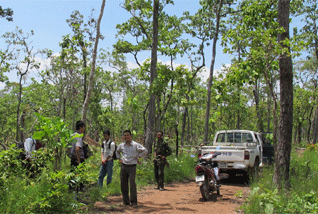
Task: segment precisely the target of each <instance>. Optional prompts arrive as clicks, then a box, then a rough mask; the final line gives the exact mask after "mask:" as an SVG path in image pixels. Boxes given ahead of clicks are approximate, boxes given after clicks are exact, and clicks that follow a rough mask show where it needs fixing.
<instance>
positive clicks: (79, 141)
mask: <svg viewBox="0 0 318 214" xmlns="http://www.w3.org/2000/svg"><path fill="white" fill-rule="evenodd" d="M75 128H76V132H75V133H74V134H75V135H76V134H79V135H80V134H84V132H85V128H86V126H85V123H84V122H83V121H77V122H76V124H75ZM75 139H76V142H74V143H73V144H72V149H71V167H72V168H73V170H74V168H76V167H77V166H78V165H79V164H80V163H83V162H84V161H85V158H84V150H83V137H76V138H75Z"/></svg>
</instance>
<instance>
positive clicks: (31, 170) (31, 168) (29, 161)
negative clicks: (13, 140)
mask: <svg viewBox="0 0 318 214" xmlns="http://www.w3.org/2000/svg"><path fill="white" fill-rule="evenodd" d="M42 147H44V145H43V144H42V143H41V141H40V140H35V139H33V138H32V137H29V138H27V139H26V140H25V142H24V150H25V155H23V156H25V158H23V159H24V160H25V161H26V163H23V167H25V168H26V169H27V170H28V176H29V178H35V176H36V174H38V173H40V169H39V166H38V164H37V163H36V160H35V158H34V157H33V156H32V153H33V151H35V150H38V149H40V148H42ZM42 166H43V165H42Z"/></svg>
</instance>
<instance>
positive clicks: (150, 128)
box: [145, 0, 159, 154]
mask: <svg viewBox="0 0 318 214" xmlns="http://www.w3.org/2000/svg"><path fill="white" fill-rule="evenodd" d="M158 18H159V0H154V2H153V37H152V48H151V67H150V100H149V114H148V125H147V132H146V133H147V134H146V140H145V147H146V149H147V150H148V154H151V153H152V145H153V141H154V131H155V130H154V127H155V116H156V94H155V93H154V92H153V82H154V81H155V79H156V78H157V49H158Z"/></svg>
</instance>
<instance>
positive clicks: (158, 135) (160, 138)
mask: <svg viewBox="0 0 318 214" xmlns="http://www.w3.org/2000/svg"><path fill="white" fill-rule="evenodd" d="M157 138H158V140H163V132H162V131H159V132H158V133H157Z"/></svg>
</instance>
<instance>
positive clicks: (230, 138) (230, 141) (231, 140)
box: [226, 132, 234, 143]
mask: <svg viewBox="0 0 318 214" xmlns="http://www.w3.org/2000/svg"><path fill="white" fill-rule="evenodd" d="M226 134H227V141H226V142H228V143H233V142H234V137H233V133H231V132H230V133H226Z"/></svg>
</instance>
